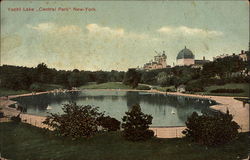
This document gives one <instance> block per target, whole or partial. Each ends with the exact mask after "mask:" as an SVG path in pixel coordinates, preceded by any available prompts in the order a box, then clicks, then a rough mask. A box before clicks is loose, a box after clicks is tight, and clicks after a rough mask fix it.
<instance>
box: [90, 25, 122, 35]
mask: <svg viewBox="0 0 250 160" xmlns="http://www.w3.org/2000/svg"><path fill="white" fill-rule="evenodd" d="M86 28H87V30H88V31H89V32H90V33H103V34H110V35H116V36H123V35H124V29H123V28H117V29H111V28H110V27H102V26H99V25H98V24H88V25H87V26H86Z"/></svg>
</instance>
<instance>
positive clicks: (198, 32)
mask: <svg viewBox="0 0 250 160" xmlns="http://www.w3.org/2000/svg"><path fill="white" fill-rule="evenodd" d="M157 32H159V33H164V34H169V35H171V34H182V35H185V36H203V37H217V36H222V35H223V33H222V32H220V31H214V30H205V29H200V28H189V27H186V26H180V27H176V28H175V27H170V26H165V27H161V28H160V29H158V30H157Z"/></svg>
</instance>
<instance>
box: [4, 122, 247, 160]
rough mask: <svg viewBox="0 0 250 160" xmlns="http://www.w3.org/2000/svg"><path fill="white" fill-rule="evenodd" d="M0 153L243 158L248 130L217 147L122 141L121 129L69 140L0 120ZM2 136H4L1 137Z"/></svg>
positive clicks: (122, 159) (113, 159)
mask: <svg viewBox="0 0 250 160" xmlns="http://www.w3.org/2000/svg"><path fill="white" fill-rule="evenodd" d="M0 130H1V141H0V146H1V154H2V156H3V157H5V158H8V159H37V160H39V159H60V160H63V159H75V160H77V159H81V160H84V159H86V160H106V159H109V160H130V159H133V160H142V159H143V160H153V159H157V160H161V159H171V160H176V159H182V160H194V159H199V160H204V159H213V160H216V159H218V160H219V159H220V160H231V159H232V160H234V159H240V158H246V157H247V153H248V142H249V136H248V133H244V134H241V136H240V138H239V139H238V140H235V141H233V142H231V143H230V144H227V145H224V146H220V147H205V146H200V145H197V144H194V143H190V142H189V141H188V140H187V139H185V138H184V139H157V138H154V139H152V140H149V141H146V142H136V143H134V142H128V141H125V140H124V139H123V138H122V137H121V134H120V133H115V132H113V133H103V134H99V135H97V136H95V137H93V138H90V139H81V140H77V141H71V140H70V139H67V138H60V137H55V136H53V135H51V133H49V132H45V131H44V130H43V129H40V128H36V127H33V126H30V125H27V124H15V123H10V122H9V123H0ZM3 137H4V138H3Z"/></svg>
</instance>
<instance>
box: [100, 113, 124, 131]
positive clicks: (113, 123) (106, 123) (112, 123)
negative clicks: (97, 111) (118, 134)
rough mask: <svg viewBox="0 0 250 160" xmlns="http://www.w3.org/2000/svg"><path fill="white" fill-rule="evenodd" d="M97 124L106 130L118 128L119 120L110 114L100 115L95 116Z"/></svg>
mask: <svg viewBox="0 0 250 160" xmlns="http://www.w3.org/2000/svg"><path fill="white" fill-rule="evenodd" d="M97 121H98V124H99V125H100V126H102V127H103V128H104V129H105V130H107V131H117V130H120V125H121V122H120V121H118V120H117V119H115V118H112V117H110V116H101V117H99V118H97Z"/></svg>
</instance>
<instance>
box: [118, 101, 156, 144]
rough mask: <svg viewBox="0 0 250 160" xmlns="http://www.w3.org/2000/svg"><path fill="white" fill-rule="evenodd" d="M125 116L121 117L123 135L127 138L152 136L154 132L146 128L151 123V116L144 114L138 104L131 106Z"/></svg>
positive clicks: (137, 139) (148, 137) (142, 138)
mask: <svg viewBox="0 0 250 160" xmlns="http://www.w3.org/2000/svg"><path fill="white" fill-rule="evenodd" d="M125 114H126V116H124V117H123V118H122V121H123V123H122V128H123V129H124V131H123V136H124V137H125V139H127V140H131V141H140V140H147V139H150V138H152V137H153V136H154V132H153V131H151V130H148V128H149V125H150V124H152V119H153V117H152V116H151V115H147V114H144V113H143V112H142V111H141V107H140V106H139V105H134V106H132V109H131V110H130V111H129V112H126V113H125Z"/></svg>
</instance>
